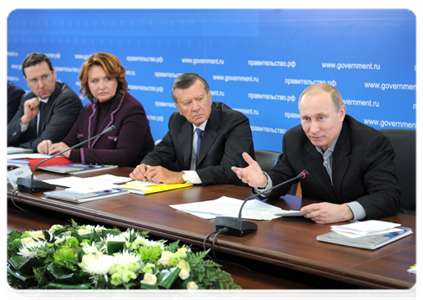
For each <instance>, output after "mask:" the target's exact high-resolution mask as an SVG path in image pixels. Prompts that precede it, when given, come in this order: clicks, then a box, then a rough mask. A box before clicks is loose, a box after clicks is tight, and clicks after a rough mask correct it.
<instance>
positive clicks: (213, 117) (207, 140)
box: [198, 105, 220, 165]
mask: <svg viewBox="0 0 423 300" xmlns="http://www.w3.org/2000/svg"><path fill="white" fill-rule="evenodd" d="M219 127H220V117H219V114H218V113H217V110H216V107H215V106H214V105H213V106H212V112H211V113H210V117H209V120H208V121H207V125H206V128H205V130H204V132H203V138H202V140H201V147H200V157H199V159H198V165H199V164H200V163H201V162H202V161H203V160H204V158H205V157H206V155H207V152H208V151H209V149H210V148H211V147H212V145H213V142H214V140H215V139H216V137H217V130H218V129H219Z"/></svg>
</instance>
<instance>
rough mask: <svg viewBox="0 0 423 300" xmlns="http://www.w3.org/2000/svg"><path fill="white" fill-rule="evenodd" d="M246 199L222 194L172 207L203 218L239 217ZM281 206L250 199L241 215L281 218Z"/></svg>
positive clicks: (254, 218) (253, 218)
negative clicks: (214, 197)
mask: <svg viewBox="0 0 423 300" xmlns="http://www.w3.org/2000/svg"><path fill="white" fill-rule="evenodd" d="M243 202H244V200H240V199H234V198H230V197H226V196H222V197H220V198H219V199H216V200H208V201H201V202H194V203H187V204H176V205H170V207H172V208H174V209H177V210H180V211H184V212H187V213H190V214H192V215H195V216H197V217H200V218H203V219H213V218H215V217H217V216H225V217H234V218H237V217H238V214H239V209H240V208H241V205H242V203H243ZM281 211H282V209H281V208H279V207H276V206H273V205H270V204H267V203H265V202H262V201H259V200H250V201H248V202H247V203H245V205H244V208H243V209H242V215H241V217H242V218H243V219H252V220H272V219H275V218H279V216H276V215H275V214H276V213H280V212H281Z"/></svg>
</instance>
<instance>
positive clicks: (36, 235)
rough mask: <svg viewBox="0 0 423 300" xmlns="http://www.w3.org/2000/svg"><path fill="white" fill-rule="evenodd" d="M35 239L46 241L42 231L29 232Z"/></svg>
mask: <svg viewBox="0 0 423 300" xmlns="http://www.w3.org/2000/svg"><path fill="white" fill-rule="evenodd" d="M27 233H28V234H29V235H30V236H31V237H32V238H33V239H42V240H45V237H44V233H43V232H42V231H41V230H37V231H29V232H27Z"/></svg>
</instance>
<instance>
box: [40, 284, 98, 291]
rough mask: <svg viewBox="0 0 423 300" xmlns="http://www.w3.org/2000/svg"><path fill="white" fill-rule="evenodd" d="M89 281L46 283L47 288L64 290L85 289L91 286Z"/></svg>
mask: <svg viewBox="0 0 423 300" xmlns="http://www.w3.org/2000/svg"><path fill="white" fill-rule="evenodd" d="M91 285H92V284H91V283H81V284H64V283H57V282H50V283H49V284H47V286H46V287H47V288H48V289H64V290H87V289H89V288H90V287H91Z"/></svg>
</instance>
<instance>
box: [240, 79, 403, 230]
mask: <svg viewBox="0 0 423 300" xmlns="http://www.w3.org/2000/svg"><path fill="white" fill-rule="evenodd" d="M298 102H299V111H300V116H301V125H298V126H296V127H294V128H292V129H290V130H288V131H287V132H286V134H285V135H284V137H283V154H282V155H281V156H280V157H279V160H278V162H277V164H276V165H275V167H274V168H273V169H272V170H271V171H269V172H268V174H266V173H264V172H263V171H262V170H261V168H260V166H259V165H258V164H257V162H255V161H254V160H253V159H252V158H251V157H249V156H248V154H246V153H244V154H243V157H244V159H245V161H246V162H247V163H248V165H249V166H248V167H247V168H242V167H241V168H238V167H233V168H232V169H233V171H234V172H235V173H236V174H237V175H238V177H239V178H240V179H242V181H243V182H245V183H247V184H249V185H250V186H252V187H254V188H256V190H257V191H258V192H263V189H266V188H270V187H272V186H275V185H277V184H279V183H281V182H284V181H286V180H288V179H291V178H293V177H295V176H296V175H298V174H299V173H300V172H301V171H302V170H307V171H308V172H309V175H307V177H306V178H305V179H303V180H301V189H302V195H303V197H306V198H310V199H315V200H319V201H322V202H320V203H316V204H311V205H307V206H304V207H302V208H301V211H302V212H307V213H306V214H305V217H306V218H310V219H311V220H313V221H315V222H316V223H322V224H325V223H335V222H342V221H349V220H362V219H378V218H382V217H387V216H391V215H395V214H396V213H397V212H398V211H399V210H400V199H401V188H400V187H399V185H398V178H397V176H396V174H395V165H394V161H393V159H394V156H395V153H394V149H393V147H392V145H391V144H390V142H389V141H388V139H387V138H386V137H385V135H383V134H382V133H380V132H379V131H377V130H376V129H374V128H371V127H369V126H366V125H364V124H362V123H360V122H358V121H356V120H355V119H353V118H352V117H351V116H349V115H346V107H345V105H344V104H343V100H342V96H341V94H340V92H339V91H338V90H337V89H335V88H334V87H333V86H331V85H328V84H316V85H312V86H309V87H307V88H306V89H305V90H304V91H303V93H302V94H301V96H300V97H299V101H298ZM289 187H290V186H289V185H285V186H282V187H280V188H278V189H275V190H273V191H272V192H271V193H270V194H268V195H263V196H264V197H268V198H275V197H280V196H282V195H285V194H286V192H287V191H288V190H289Z"/></svg>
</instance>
